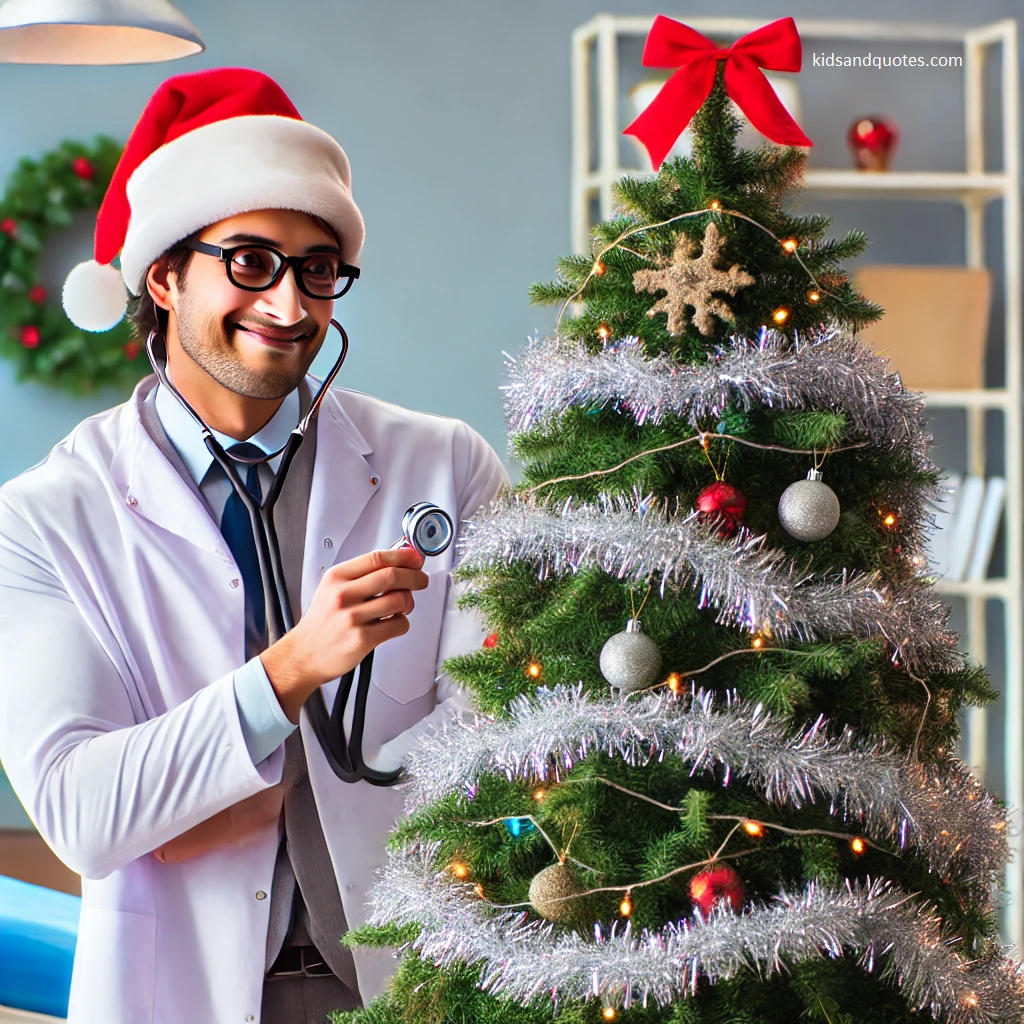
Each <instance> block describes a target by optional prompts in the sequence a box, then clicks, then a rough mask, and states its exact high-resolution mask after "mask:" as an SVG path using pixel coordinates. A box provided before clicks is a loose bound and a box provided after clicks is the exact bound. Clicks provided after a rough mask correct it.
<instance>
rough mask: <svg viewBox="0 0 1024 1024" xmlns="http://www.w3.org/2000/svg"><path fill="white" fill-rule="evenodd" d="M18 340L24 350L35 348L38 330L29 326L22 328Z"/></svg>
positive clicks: (38, 339) (37, 342) (37, 340)
mask: <svg viewBox="0 0 1024 1024" xmlns="http://www.w3.org/2000/svg"><path fill="white" fill-rule="evenodd" d="M18 340H19V341H20V342H21V343H22V345H24V346H25V348H35V347H36V346H37V345H38V344H39V341H40V334H39V328H38V327H35V326H33V325H31V324H29V326H27V327H22V329H21V333H20V334H19V336H18Z"/></svg>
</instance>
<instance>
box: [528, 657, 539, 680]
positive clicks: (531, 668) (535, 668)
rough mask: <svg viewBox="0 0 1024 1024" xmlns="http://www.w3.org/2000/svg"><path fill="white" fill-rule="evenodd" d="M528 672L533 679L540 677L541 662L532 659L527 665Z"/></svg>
mask: <svg viewBox="0 0 1024 1024" xmlns="http://www.w3.org/2000/svg"><path fill="white" fill-rule="evenodd" d="M526 674H527V675H528V676H529V677H530V678H531V679H540V674H541V668H540V662H537V661H531V662H530V664H529V665H527V666H526Z"/></svg>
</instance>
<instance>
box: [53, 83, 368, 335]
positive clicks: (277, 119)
mask: <svg viewBox="0 0 1024 1024" xmlns="http://www.w3.org/2000/svg"><path fill="white" fill-rule="evenodd" d="M350 183H351V175H350V172H349V164H348V157H346V156H345V151H344V150H343V149H342V148H341V146H339V145H338V143H337V142H335V141H334V139H332V138H331V136H330V135H328V134H327V133H326V132H323V131H321V130H320V129H319V128H314V127H313V125H311V124H308V123H307V122H305V121H303V120H302V117H301V116H300V114H299V112H298V111H297V110H296V109H295V107H294V106H293V105H292V102H291V100H289V99H288V97H287V96H286V95H285V93H284V91H283V90H282V89H281V87H280V86H279V85H278V84H277V83H276V82H275V81H274V80H273V79H271V78H269V77H267V76H266V75H264V74H262V73H261V72H259V71H251V70H249V69H247V68H213V69H211V70H209V71H197V72H195V73H193V74H187V75H176V76H175V77H174V78H169V79H168V80H167V81H166V82H164V83H163V84H162V85H161V86H160V87H159V88H158V89H157V91H156V92H155V93H154V94H153V97H152V99H150V101H149V103H148V104H147V105H146V109H145V110H144V111H143V112H142V117H140V118H139V122H138V124H136V126H135V128H134V129H133V130H132V134H131V137H130V138H129V139H128V144H127V145H126V146H125V149H124V153H123V154H122V155H121V159H120V161H119V162H118V165H117V168H116V169H115V171H114V176H113V178H112V179H111V182H110V186H109V188H108V189H107V192H106V195H105V196H104V197H103V202H102V204H101V205H100V209H99V213H98V214H97V217H96V239H95V257H96V258H95V259H94V260H88V261H87V262H85V263H80V264H79V265H78V266H77V267H75V268H74V269H73V270H72V271H71V273H70V274H69V275H68V278H67V281H66V282H65V284H64V310H65V312H66V313H67V315H68V317H69V319H70V320H71V321H72V322H73V323H75V324H77V325H78V326H79V327H81V328H83V329H84V330H87V331H106V330H109V329H110V328H111V327H113V326H114V325H115V324H116V323H117V322H118V321H119V320H120V319H121V317H122V316H123V315H124V311H125V308H126V305H127V301H128V295H127V294H126V292H125V286H127V288H128V291H129V292H130V293H131V294H132V295H141V294H142V290H143V288H144V287H145V278H146V273H147V271H148V270H149V267H150V265H151V264H152V263H153V261H154V260H155V259H157V257H159V256H160V255H162V254H163V253H164V252H166V251H167V250H168V249H170V248H171V247H172V246H173V245H174V244H175V243H176V242H180V241H181V240H182V239H183V238H187V237H188V236H189V235H191V234H193V232H196V231H199V230H201V229H202V228H205V227H207V226H209V225H210V224H215V223H216V222H217V221H219V220H223V219H225V218H226V217H231V216H234V215H235V214H239V213H249V212H251V211H253V210H298V211H300V212H302V213H309V214H312V215H314V216H316V217H320V218H321V219H323V220H324V221H326V222H327V223H328V224H330V225H331V227H332V228H334V230H335V231H336V232H337V234H338V238H339V240H340V243H341V258H342V259H343V260H344V261H345V262H346V263H351V264H353V265H354V266H358V265H359V254H360V251H361V250H362V247H363V236H364V234H365V230H364V227H363V218H362V216H361V215H360V213H359V208H358V207H357V206H356V204H355V202H354V201H353V199H352V190H351V184H350ZM119 251H120V253H121V272H120V274H119V273H118V272H117V270H116V268H114V267H113V266H112V265H111V261H112V260H113V259H114V257H115V256H117V254H118V252H119ZM122 279H123V283H122Z"/></svg>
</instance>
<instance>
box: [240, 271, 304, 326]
mask: <svg viewBox="0 0 1024 1024" xmlns="http://www.w3.org/2000/svg"><path fill="white" fill-rule="evenodd" d="M295 274H296V270H295V268H294V267H290V266H289V267H285V268H284V273H283V274H282V275H281V277H280V278H279V280H278V282H277V284H275V285H274V286H273V287H272V288H268V289H267V290H266V291H264V292H260V293H259V297H258V298H257V300H256V302H255V303H254V304H253V309H254V310H255V311H256V312H258V313H261V314H263V315H264V316H268V317H273V318H274V319H275V320H279V321H280V322H281V324H282V326H285V327H287V326H288V325H289V324H294V323H298V322H299V321H300V320H302V319H303V318H304V317H305V316H306V309H305V307H304V306H303V304H302V298H303V296H302V292H301V291H299V285H298V282H297V281H296V279H295Z"/></svg>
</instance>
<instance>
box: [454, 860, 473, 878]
mask: <svg viewBox="0 0 1024 1024" xmlns="http://www.w3.org/2000/svg"><path fill="white" fill-rule="evenodd" d="M451 872H452V874H453V875H454V876H455V877H456V878H469V865H468V864H463V863H462V861H459V860H456V861H452V864H451Z"/></svg>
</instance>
